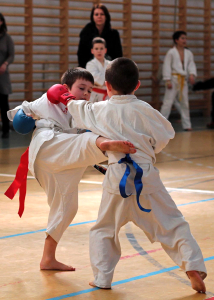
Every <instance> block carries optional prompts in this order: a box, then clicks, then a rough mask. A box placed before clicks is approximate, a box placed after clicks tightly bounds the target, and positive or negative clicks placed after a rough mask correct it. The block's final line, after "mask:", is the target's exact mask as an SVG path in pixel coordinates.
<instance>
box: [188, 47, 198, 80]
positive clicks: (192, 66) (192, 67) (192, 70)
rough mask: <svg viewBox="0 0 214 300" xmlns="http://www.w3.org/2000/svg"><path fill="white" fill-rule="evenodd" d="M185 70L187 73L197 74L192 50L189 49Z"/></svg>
mask: <svg viewBox="0 0 214 300" xmlns="http://www.w3.org/2000/svg"><path fill="white" fill-rule="evenodd" d="M187 71H188V74H189V75H190V74H192V75H195V76H197V71H196V65H195V62H194V56H193V54H192V52H190V51H189V64H188V67H187Z"/></svg>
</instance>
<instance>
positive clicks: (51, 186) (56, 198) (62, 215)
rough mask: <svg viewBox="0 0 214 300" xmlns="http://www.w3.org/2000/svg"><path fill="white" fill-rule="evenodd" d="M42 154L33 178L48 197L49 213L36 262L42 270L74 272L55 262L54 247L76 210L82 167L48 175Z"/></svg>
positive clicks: (39, 156) (37, 160)
mask: <svg viewBox="0 0 214 300" xmlns="http://www.w3.org/2000/svg"><path fill="white" fill-rule="evenodd" d="M42 154H43V152H42V151H40V153H39V155H38V157H37V159H36V161H35V175H36V178H37V180H38V181H39V183H40V185H41V186H42V188H43V189H44V190H45V192H46V194H47V197H48V204H49V206H50V212H49V217H48V224H47V229H46V235H47V237H46V240H45V245H44V252H43V256H42V260H41V263H40V268H41V269H42V270H53V269H54V270H56V269H57V270H62V271H74V270H75V269H74V268H73V267H71V266H68V265H65V264H62V263H60V262H59V261H57V260H56V256H55V254H56V248H57V244H58V242H59V240H60V238H61V237H62V235H63V233H64V231H65V230H66V228H67V227H68V226H69V225H70V223H71V222H72V220H73V218H74V217H75V215H76V213H77V209H78V183H79V181H80V179H81V178H82V175H83V173H84V171H85V168H81V169H80V168H79V169H78V168H76V169H73V170H65V171H62V172H59V173H55V174H54V173H51V171H50V170H46V169H44V167H43V158H44V157H43V155H42Z"/></svg>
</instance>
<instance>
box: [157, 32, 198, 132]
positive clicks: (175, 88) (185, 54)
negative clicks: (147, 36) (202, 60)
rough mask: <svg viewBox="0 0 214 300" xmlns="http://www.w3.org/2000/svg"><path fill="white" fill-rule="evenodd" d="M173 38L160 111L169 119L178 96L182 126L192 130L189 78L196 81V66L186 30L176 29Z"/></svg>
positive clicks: (192, 81)
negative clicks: (188, 44) (188, 46)
mask: <svg viewBox="0 0 214 300" xmlns="http://www.w3.org/2000/svg"><path fill="white" fill-rule="evenodd" d="M172 38H173V41H174V43H175V46H174V47H173V48H172V49H170V50H169V51H168V52H167V54H166V56H165V58H164V62H163V80H164V81H165V85H166V88H165V95H164V99H163V105H162V107H161V110H160V112H161V114H162V115H163V116H164V117H165V118H166V119H168V117H169V115H170V112H171V109H172V105H173V104H174V102H175V100H176V96H178V99H179V101H180V109H181V123H182V127H183V129H184V130H185V131H191V121H190V114H189V98H188V82H187V80H189V82H190V84H192V85H193V84H194V83H195V77H196V75H197V72H196V66H195V62H194V57H193V54H192V52H191V51H190V50H189V49H186V32H185V31H176V32H175V33H174V34H173V36H172Z"/></svg>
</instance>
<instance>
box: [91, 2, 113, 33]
mask: <svg viewBox="0 0 214 300" xmlns="http://www.w3.org/2000/svg"><path fill="white" fill-rule="evenodd" d="M97 8H99V9H102V11H103V12H104V14H105V17H106V22H105V27H108V28H111V23H110V22H111V16H110V13H109V11H108V9H107V7H106V6H105V5H103V4H101V3H100V4H95V5H94V6H93V8H92V10H91V17H90V18H91V22H92V23H93V24H94V25H95V22H94V18H93V16H94V11H95V9H97Z"/></svg>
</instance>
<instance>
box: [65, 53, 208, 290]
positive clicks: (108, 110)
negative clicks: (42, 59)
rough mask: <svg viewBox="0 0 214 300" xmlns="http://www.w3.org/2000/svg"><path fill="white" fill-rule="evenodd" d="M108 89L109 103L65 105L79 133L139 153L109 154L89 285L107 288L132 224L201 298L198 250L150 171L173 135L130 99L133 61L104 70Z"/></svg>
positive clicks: (92, 236) (92, 237)
mask: <svg viewBox="0 0 214 300" xmlns="http://www.w3.org/2000/svg"><path fill="white" fill-rule="evenodd" d="M106 86H107V92H108V96H109V98H110V99H109V100H106V101H102V102H98V103H90V102H86V101H83V100H79V101H72V100H71V101H70V102H68V105H67V107H68V111H69V112H70V113H71V114H72V116H73V118H74V121H75V124H76V126H77V127H80V128H87V129H89V130H91V131H92V132H94V133H96V134H99V135H101V136H105V137H107V138H110V139H123V140H129V141H130V142H131V143H133V144H134V145H135V147H136V149H137V152H136V153H135V154H130V155H126V156H125V157H124V154H122V153H115V152H111V151H108V157H109V167H108V170H107V173H106V175H105V179H104V182H103V196H102V201H101V205H100V209H99V213H98V219H97V222H96V224H95V225H94V226H93V227H92V229H91V231H90V259H91V265H92V269H93V273H94V277H95V279H94V281H93V282H91V283H90V285H92V286H97V287H100V288H111V282H112V278H113V273H114V269H115V266H116V264H117V263H118V261H119V259H120V256H121V249H120V243H119V239H118V233H119V230H120V228H121V227H122V226H124V225H125V224H126V223H128V222H129V221H132V222H133V223H134V224H135V225H137V226H138V227H139V228H141V229H142V230H143V231H144V233H145V234H146V235H147V237H148V238H149V240H150V241H151V242H152V243H153V242H160V243H161V245H162V247H163V249H164V250H165V251H166V253H167V254H168V255H169V256H170V257H171V259H172V260H173V261H174V262H175V263H176V264H177V265H178V266H179V267H180V268H181V269H182V270H183V271H184V272H186V274H187V276H188V277H189V279H190V281H191V284H192V288H193V289H195V290H196V291H198V292H202V293H205V291H206V288H205V285H204V282H203V279H204V278H205V277H206V276H207V274H206V273H207V271H206V267H205V264H204V260H203V256H202V253H201V250H200V248H199V246H198V244H197V242H196V241H195V239H194V238H193V236H192V234H191V232H190V228H189V224H188V223H187V222H186V221H185V219H184V217H183V215H182V214H181V212H180V211H179V210H178V209H177V206H176V204H175V203H174V201H173V200H172V198H171V197H170V195H169V194H168V192H167V190H166V189H165V187H164V185H163V183H162V182H161V180H160V177H159V171H158V170H157V169H156V168H155V167H154V166H153V164H154V163H155V154H156V153H159V152H160V151H161V150H162V149H163V148H164V147H165V146H166V145H167V144H168V142H169V140H170V139H172V138H173V137H174V134H175V133H174V130H173V128H172V126H171V124H170V122H168V121H167V120H166V119H165V118H164V117H163V116H162V115H161V114H160V113H159V112H158V111H157V110H155V109H153V108H152V107H151V106H150V105H149V104H148V103H146V102H144V101H141V100H139V99H137V97H136V96H135V95H134V93H135V91H136V90H137V89H138V87H139V86H140V81H139V71H138V68H137V66H136V64H135V63H134V62H133V61H132V60H130V59H127V58H117V59H115V60H114V61H112V62H111V63H110V64H109V65H108V67H107V70H106ZM127 165H128V167H127ZM142 174H143V176H142ZM141 176H142V184H143V188H142V184H141V178H140V177H141ZM121 179H122V180H121ZM141 189H142V191H141Z"/></svg>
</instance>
